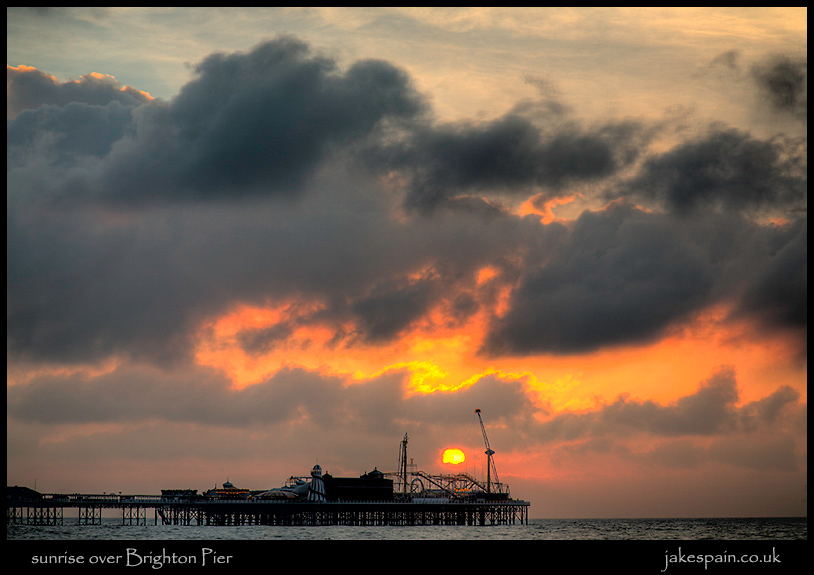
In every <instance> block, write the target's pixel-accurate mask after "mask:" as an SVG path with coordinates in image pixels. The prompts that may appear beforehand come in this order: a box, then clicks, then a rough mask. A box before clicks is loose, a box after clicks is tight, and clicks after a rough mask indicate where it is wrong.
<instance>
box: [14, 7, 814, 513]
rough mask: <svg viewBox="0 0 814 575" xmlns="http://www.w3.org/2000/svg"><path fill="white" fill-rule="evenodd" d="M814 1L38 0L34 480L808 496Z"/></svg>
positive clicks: (28, 302)
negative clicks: (329, 482) (400, 4)
mask: <svg viewBox="0 0 814 575" xmlns="http://www.w3.org/2000/svg"><path fill="white" fill-rule="evenodd" d="M806 22H807V10H806V9H805V8H789V9H785V8H721V9H710V8H705V9H692V8H686V9H680V8H673V9H666V8H665V9H661V8H654V9H619V8H597V9H577V8H560V9H555V8H526V9H503V8H491V9H488V8H449V9H438V8H435V9H430V8H412V9H409V8H402V9H399V8H355V9H348V8H288V9H284V8H268V9H266V8H246V9H226V8H224V9H214V8H197V9H196V8H187V9H183V8H182V9H177V8H93V9H79V8H64V9H59V8H50V9H44V8H34V9H18V8H7V28H6V32H7V34H6V48H7V84H6V86H7V128H6V138H7V174H6V180H7V232H6V233H7V257H8V263H7V348H6V349H7V366H8V367H7V483H8V485H26V486H29V487H35V486H36V488H37V489H38V490H39V491H42V492H47V493H60V492H103V491H107V492H111V491H112V492H118V491H122V492H125V493H144V494H155V493H159V492H160V489H167V488H175V489H185V488H193V489H198V490H200V491H203V490H206V489H208V488H210V487H213V486H215V485H220V484H222V483H223V482H225V481H227V479H228V480H229V481H231V482H232V483H233V484H235V485H237V486H240V487H246V488H250V489H268V488H273V487H278V486H280V485H282V484H283V482H284V481H285V480H286V479H287V478H288V477H289V476H291V475H306V474H308V472H309V471H310V469H311V467H313V465H314V464H317V463H318V464H319V465H320V466H321V467H322V468H323V469H324V470H325V471H327V472H329V473H331V474H333V475H336V476H358V475H360V474H362V473H364V472H367V471H371V470H373V469H374V468H377V469H379V470H381V471H385V472H388V471H395V470H396V468H397V464H398V456H399V447H400V442H401V440H402V438H403V437H404V435H405V434H407V435H408V437H409V443H408V457H409V458H410V459H412V460H413V461H414V463H415V464H416V466H417V467H418V468H419V469H421V470H423V471H426V472H428V473H433V474H440V473H444V474H447V473H458V472H465V473H469V474H471V475H474V476H476V477H478V478H483V477H485V475H486V456H485V454H484V450H485V445H484V441H483V436H482V434H481V429H480V424H479V422H478V418H477V415H476V414H475V409H480V410H481V415H482V417H483V421H484V425H485V428H486V431H487V433H488V438H489V441H490V444H491V447H492V449H494V451H495V452H496V454H495V456H494V457H495V464H496V468H497V471H498V473H499V478H500V480H501V481H502V482H504V483H506V484H508V485H509V487H510V489H511V494H512V496H513V497H516V498H520V499H525V500H527V501H530V502H531V508H530V513H529V515H530V517H532V518H538V517H747V516H801V515H805V514H806V506H807V440H806V431H807V350H806V338H807V322H806V305H807V303H806V302H807V296H806V290H807V264H806V261H807V260H806V238H807V193H806V189H807V188H806V185H807V146H808V144H807V128H806V126H807V56H806V53H807V24H806ZM447 448H457V449H460V450H461V451H462V452H463V454H464V455H465V460H464V461H463V462H460V463H457V464H454V463H451V462H450V460H449V458H447V461H446V462H445V461H444V458H443V452H444V450H445V449H447ZM456 461H457V459H456Z"/></svg>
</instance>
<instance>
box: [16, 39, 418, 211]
mask: <svg viewBox="0 0 814 575" xmlns="http://www.w3.org/2000/svg"><path fill="white" fill-rule="evenodd" d="M194 72H195V77H194V78H193V79H192V80H191V81H190V82H188V83H187V84H186V85H185V86H184V87H183V88H182V89H181V91H180V93H179V94H178V96H176V97H175V98H174V99H173V100H172V101H171V102H161V101H152V102H147V103H144V101H143V100H137V99H134V98H133V97H132V96H131V95H130V93H129V92H116V91H112V89H111V85H112V84H115V80H112V79H110V80H109V79H107V78H104V79H102V80H98V79H96V78H95V77H89V78H88V79H86V80H83V81H82V82H79V83H63V84H59V83H56V82H54V81H53V80H52V79H50V78H48V77H46V76H45V75H44V74H41V73H39V72H27V73H16V72H15V73H12V71H11V70H10V71H9V78H10V80H9V91H10V93H12V94H14V95H13V96H11V97H10V104H9V106H10V108H9V109H10V110H12V109H13V110H15V111H19V110H20V109H23V108H28V109H32V108H38V106H40V105H41V104H53V105H57V106H67V105H68V104H69V103H71V102H73V103H74V104H85V105H91V104H93V105H103V104H107V103H109V102H110V101H111V100H112V99H114V97H115V98H116V99H117V101H120V102H123V103H127V104H129V105H133V104H136V103H144V105H143V106H141V107H140V108H139V109H138V110H135V111H134V112H133V116H132V118H133V122H132V125H131V126H129V129H128V131H127V133H126V134H124V133H122V132H121V130H120V132H119V134H120V136H122V137H121V138H120V139H119V141H118V142H117V145H116V146H115V148H114V149H112V150H111V151H110V154H108V155H107V156H106V157H105V158H104V161H103V162H98V163H96V164H83V165H77V166H75V167H74V169H73V170H72V171H70V172H69V178H68V182H67V183H65V184H64V185H63V186H61V188H60V189H59V191H58V192H57V197H58V198H59V199H60V200H62V201H63V202H65V201H75V200H77V199H82V198H84V199H90V200H96V201H108V202H113V203H122V202H123V203H135V204H142V203H145V202H146V203H157V202H158V203H162V202H163V203H166V202H172V201H176V200H186V199H193V198H194V199H204V198H215V199H217V198H222V197H228V198H234V197H241V196H246V195H287V196H290V195H296V194H297V193H298V192H299V191H300V190H301V188H302V186H303V184H304V183H305V181H306V180H307V179H308V177H309V176H310V175H311V174H312V173H313V171H314V170H315V169H316V168H318V167H319V165H320V162H321V161H322V160H323V159H325V158H326V157H327V156H328V155H329V154H330V153H331V152H334V151H339V150H341V149H342V148H343V147H345V146H349V145H351V144H353V143H354V142H355V141H358V140H361V139H364V138H365V137H368V136H369V135H370V134H371V132H372V131H374V130H375V129H377V128H382V129H384V127H385V126H384V125H385V124H387V123H388V121H391V122H390V123H392V121H398V120H399V119H405V118H412V117H414V116H416V115H417V114H420V113H422V111H423V109H424V103H423V101H422V98H421V97H419V96H418V94H417V93H416V92H415V91H414V90H413V89H412V88H411V87H410V85H409V79H408V77H407V75H406V74H405V73H404V72H402V71H400V70H398V69H397V68H395V67H394V66H392V65H390V64H388V63H386V62H382V61H377V60H366V61H359V62H355V63H353V64H352V65H351V66H350V67H348V69H347V70H340V69H339V67H338V65H337V64H336V62H334V61H333V60H331V59H329V58H326V57H322V56H319V55H314V54H313V53H312V52H311V50H310V48H309V47H308V46H307V45H306V44H304V43H303V42H301V41H299V40H295V39H293V38H280V39H277V40H274V41H270V42H266V43H264V44H261V45H259V46H257V47H256V48H254V49H253V50H251V51H250V52H247V53H235V54H228V55H227V54H213V55H211V56H209V57H207V58H206V59H204V60H203V61H202V62H201V63H200V64H198V65H197V66H196V67H195V68H194ZM29 77H32V78H33V80H29ZM31 84H34V87H31ZM16 90H20V94H19V95H16V92H14V91H16ZM136 95H137V96H138V95H139V94H138V93H136ZM72 111H73V117H74V118H76V117H77V116H78V115H81V114H83V113H85V114H86V112H84V111H83V110H81V109H78V108H76V106H74V109H73V110H72ZM37 112H39V116H42V115H47V114H49V112H47V111H44V110H42V109H38V110H37ZM65 115H67V110H66V113H63V116H65ZM47 119H48V118H46V122H47ZM38 121H39V122H40V123H42V119H40V120H38ZM72 121H73V122H77V121H78V120H72ZM28 122H29V123H35V122H37V121H36V120H30V119H29V120H28ZM96 127H97V128H98V130H99V136H98V137H99V138H103V136H104V134H105V132H106V130H112V129H113V128H105V127H104V126H100V125H97V126H96ZM60 128H62V131H60ZM71 128H72V124H69V123H67V121H65V122H63V124H57V123H55V122H51V123H50V124H49V125H47V126H45V129H46V131H49V132H51V133H54V134H55V136H56V139H57V140H59V139H60V138H61V137H62V136H63V135H64V134H65V133H66V132H70V131H71ZM10 129H11V130H14V131H17V132H19V131H22V128H20V127H17V126H11V127H10ZM39 129H40V130H43V128H39ZM9 143H10V145H13V144H15V143H16V140H14V141H11V142H9ZM37 159H40V158H37ZM58 188H59V187H58Z"/></svg>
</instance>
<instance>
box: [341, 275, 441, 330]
mask: <svg viewBox="0 0 814 575" xmlns="http://www.w3.org/2000/svg"><path fill="white" fill-rule="evenodd" d="M433 291H434V290H433V286H432V282H430V281H422V282H418V283H415V284H411V285H404V286H393V285H386V286H377V287H376V288H375V289H374V290H373V292H372V293H371V294H370V295H369V296H367V297H365V298H364V299H362V300H360V301H358V302H355V303H354V304H353V312H354V313H355V314H356V315H357V316H358V317H359V319H360V323H361V325H360V327H361V329H362V330H363V331H364V334H365V338H366V339H367V340H368V341H372V342H375V341H388V340H391V339H393V338H394V337H395V336H397V335H398V334H399V332H400V331H401V330H403V329H404V328H406V327H407V326H408V325H409V324H410V323H411V322H413V321H415V320H416V319H418V318H419V317H421V316H422V315H423V313H424V312H425V311H426V310H427V307H428V306H429V305H430V303H432V299H431V297H432V295H433Z"/></svg>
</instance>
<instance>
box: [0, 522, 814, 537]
mask: <svg viewBox="0 0 814 575" xmlns="http://www.w3.org/2000/svg"><path fill="white" fill-rule="evenodd" d="M64 521H65V523H66V524H64V525H56V526H54V525H50V526H46V525H8V526H7V528H6V539H7V540H31V539H33V540H158V541H173V540H227V541H228V540H239V541H247V540H248V541H254V540H344V541H347V540H372V541H380V540H385V541H386V540H408V541H413V540H446V541H453V540H481V541H482V540H494V541H499V540H512V541H517V540H531V541H555V540H568V541H573V540H623V541H631V540H647V541H652V540H662V541H669V540H678V541H681V540H688V541H689V540H692V541H704V540H806V539H807V538H808V520H807V518H805V517H791V518H765V517H761V518H726V519H529V522H528V524H527V525H526V524H524V525H520V524H515V525H487V526H469V525H467V526H450V525H419V526H365V527H352V526H343V525H326V526H310V527H306V526H265V525H238V526H193V525H190V526H184V525H180V526H179V525H161V524H158V525H155V524H154V520H153V518H152V517H149V518H148V519H147V525H139V526H136V525H122V520H121V517H119V518H113V517H106V518H103V519H102V524H101V525H72V524H68V523H69V522H70V521H71V519H70V518H67V517H66V518H65V520H64Z"/></svg>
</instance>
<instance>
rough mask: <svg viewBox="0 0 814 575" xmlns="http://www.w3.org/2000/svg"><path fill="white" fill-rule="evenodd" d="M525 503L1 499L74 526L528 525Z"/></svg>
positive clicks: (30, 515) (31, 517) (24, 520)
mask: <svg viewBox="0 0 814 575" xmlns="http://www.w3.org/2000/svg"><path fill="white" fill-rule="evenodd" d="M529 505H530V504H529V502H527V501H522V500H513V499H510V500H504V501H483V500H478V501H455V500H449V501H444V500H441V501H440V502H426V501H424V502H420V503H416V502H409V501H358V502H355V501H342V502H333V501H331V502H305V501H279V502H278V501H274V502H269V501H251V500H246V501H244V500H214V501H171V500H167V498H164V497H162V496H152V495H130V496H128V495H82V494H75V495H68V496H66V495H50V494H42V495H41V496H40V497H39V498H32V499H27V500H26V499H17V500H11V499H7V503H6V506H7V520H6V523H7V524H24V525H62V524H64V523H65V521H66V520H68V518H65V513H64V510H65V509H76V510H78V517H76V518H73V517H71V518H70V521H72V522H73V521H75V522H76V523H78V524H80V525H98V524H101V521H102V510H103V509H120V510H121V513H122V524H123V525H146V524H147V516H148V510H152V513H151V514H152V515H153V518H152V519H153V522H154V524H155V525H158V524H159V523H160V524H162V525H308V526H310V525H360V526H371V525H512V524H516V523H517V524H528V509H529Z"/></svg>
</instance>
